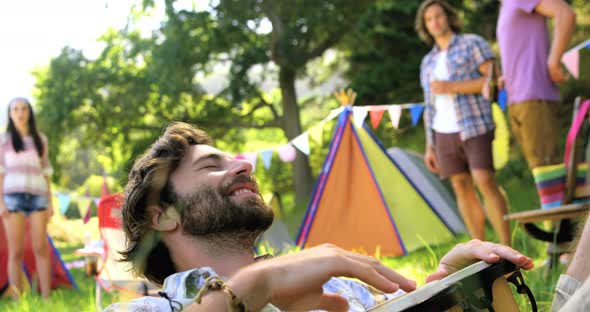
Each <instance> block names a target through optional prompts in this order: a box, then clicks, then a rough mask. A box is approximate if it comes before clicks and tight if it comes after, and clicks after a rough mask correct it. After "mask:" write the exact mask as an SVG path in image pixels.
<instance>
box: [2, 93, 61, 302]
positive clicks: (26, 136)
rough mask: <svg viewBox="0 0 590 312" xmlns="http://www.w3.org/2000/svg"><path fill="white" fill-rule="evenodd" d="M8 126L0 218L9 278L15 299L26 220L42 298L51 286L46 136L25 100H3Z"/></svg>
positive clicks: (49, 173) (3, 150) (50, 206)
mask: <svg viewBox="0 0 590 312" xmlns="http://www.w3.org/2000/svg"><path fill="white" fill-rule="evenodd" d="M8 116H9V117H8V127H7V129H6V133H5V134H2V135H0V190H1V191H2V195H3V196H0V217H1V219H2V221H3V222H4V228H5V230H6V240H7V244H8V267H7V270H8V280H9V283H10V290H11V291H12V295H13V297H14V298H18V296H19V294H20V291H21V290H22V273H21V266H22V262H23V257H24V250H25V222H26V218H28V219H29V222H30V225H31V238H32V246H33V252H34V254H35V261H36V268H37V276H38V278H39V287H40V289H41V295H42V296H43V298H48V297H49V293H50V288H51V259H50V253H49V243H48V241H47V223H48V222H49V219H50V218H51V216H52V215H53V207H52V204H51V200H50V198H51V189H50V183H49V177H50V176H51V173H52V168H51V165H50V164H49V159H48V156H47V138H46V137H45V136H44V135H43V134H42V133H40V132H39V131H37V126H36V124H35V116H34V114H33V108H32V107H31V104H30V103H29V101H28V100H27V99H25V98H15V99H13V100H12V101H10V103H9V104H8Z"/></svg>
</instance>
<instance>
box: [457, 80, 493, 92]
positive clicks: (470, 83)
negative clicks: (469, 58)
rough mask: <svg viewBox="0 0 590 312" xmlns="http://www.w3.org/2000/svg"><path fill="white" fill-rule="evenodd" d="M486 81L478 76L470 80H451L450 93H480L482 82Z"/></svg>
mask: <svg viewBox="0 0 590 312" xmlns="http://www.w3.org/2000/svg"><path fill="white" fill-rule="evenodd" d="M485 83H486V78H485V77H480V78H477V79H472V80H464V81H453V82H452V83H451V93H453V94H456V93H463V94H475V93H481V91H482V89H483V86H484V84H485Z"/></svg>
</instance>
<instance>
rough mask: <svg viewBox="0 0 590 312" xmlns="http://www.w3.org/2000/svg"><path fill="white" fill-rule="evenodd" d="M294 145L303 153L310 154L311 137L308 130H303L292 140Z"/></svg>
mask: <svg viewBox="0 0 590 312" xmlns="http://www.w3.org/2000/svg"><path fill="white" fill-rule="evenodd" d="M291 142H292V143H293V145H294V146H295V147H296V148H297V149H298V150H300V151H301V152H302V153H303V154H305V155H309V137H308V136H307V132H303V133H302V134H300V135H298V136H297V137H296V138H294V139H293V141H291Z"/></svg>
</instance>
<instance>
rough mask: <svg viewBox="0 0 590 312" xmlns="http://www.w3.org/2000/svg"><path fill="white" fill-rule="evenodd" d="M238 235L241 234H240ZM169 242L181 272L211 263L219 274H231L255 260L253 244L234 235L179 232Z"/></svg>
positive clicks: (208, 265) (226, 275) (176, 264)
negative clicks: (204, 235)
mask: <svg viewBox="0 0 590 312" xmlns="http://www.w3.org/2000/svg"><path fill="white" fill-rule="evenodd" d="M237 236H239V235H237ZM168 242H169V243H166V245H167V246H169V247H168V248H169V249H170V254H171V256H172V261H173V262H174V264H175V266H176V270H177V271H178V272H182V271H187V270H191V269H196V268H200V267H211V268H212V269H213V270H214V271H215V272H216V273H217V274H219V275H221V276H225V277H230V276H232V275H233V274H234V273H236V272H237V271H238V270H240V269H241V268H243V267H245V266H247V265H250V264H252V263H254V256H253V251H252V244H251V243H249V244H247V243H241V242H240V240H239V239H238V240H236V236H233V237H227V239H226V237H215V238H200V237H188V236H185V235H178V236H176V235H175V237H174V238H172V239H169V240H168Z"/></svg>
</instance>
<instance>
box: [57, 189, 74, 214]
mask: <svg viewBox="0 0 590 312" xmlns="http://www.w3.org/2000/svg"><path fill="white" fill-rule="evenodd" d="M71 201H72V197H70V195H68V194H58V195H57V202H58V203H59V211H60V212H61V215H62V216H63V215H65V214H66V211H67V210H68V207H69V206H70V202H71Z"/></svg>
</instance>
